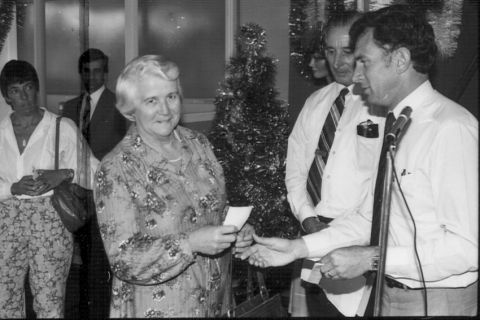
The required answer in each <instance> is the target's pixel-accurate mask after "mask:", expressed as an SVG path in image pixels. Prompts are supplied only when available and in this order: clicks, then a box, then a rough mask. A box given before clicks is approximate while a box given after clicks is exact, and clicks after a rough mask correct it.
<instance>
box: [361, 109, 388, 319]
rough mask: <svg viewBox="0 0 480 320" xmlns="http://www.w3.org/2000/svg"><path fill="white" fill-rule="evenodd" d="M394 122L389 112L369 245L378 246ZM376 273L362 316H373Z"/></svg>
mask: <svg viewBox="0 0 480 320" xmlns="http://www.w3.org/2000/svg"><path fill="white" fill-rule="evenodd" d="M394 122H395V115H394V114H393V112H389V113H388V115H387V120H386V121H385V130H384V133H383V137H384V140H383V145H382V151H381V152H380V160H379V162H378V171H377V180H376V181H375V191H374V195H373V213H372V229H371V232H370V245H371V246H378V244H379V236H380V215H381V213H382V212H381V211H382V203H383V185H384V180H385V168H386V164H387V159H386V155H387V151H388V145H389V144H388V143H387V142H386V141H385V135H386V134H387V133H388V132H389V131H390V129H391V128H392V126H393V123H394ZM375 274H376V272H375V271H373V274H371V275H370V277H371V281H372V291H371V293H370V298H369V300H368V304H367V308H366V310H365V315H364V316H373V308H374V304H375V290H376V286H375V284H376V281H375Z"/></svg>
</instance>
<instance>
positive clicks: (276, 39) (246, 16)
mask: <svg viewBox="0 0 480 320" xmlns="http://www.w3.org/2000/svg"><path fill="white" fill-rule="evenodd" d="M289 12H290V0H239V24H240V25H243V24H245V23H248V22H254V23H257V24H259V25H260V26H261V27H262V28H264V29H265V32H266V35H267V53H268V54H269V55H271V56H273V57H275V58H277V59H279V62H278V64H277V82H276V88H277V90H278V91H279V94H280V97H279V98H281V99H283V100H285V101H288V74H289V54H290V52H289V51H290V45H289V39H288V15H289Z"/></svg>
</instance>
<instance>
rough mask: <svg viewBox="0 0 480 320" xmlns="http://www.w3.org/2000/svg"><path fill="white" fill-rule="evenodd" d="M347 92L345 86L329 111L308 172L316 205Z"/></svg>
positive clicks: (308, 181) (309, 188)
mask: <svg viewBox="0 0 480 320" xmlns="http://www.w3.org/2000/svg"><path fill="white" fill-rule="evenodd" d="M347 93H348V89H347V88H343V89H342V91H340V94H339V95H338V97H337V98H336V99H335V101H334V103H333V105H332V107H331V108H330V112H329V113H328V115H327V118H326V119H325V123H324V124H323V128H322V132H321V134H320V139H318V148H317V150H316V151H315V157H314V158H313V162H312V165H311V166H310V171H309V172H308V179H307V191H308V194H309V195H310V197H311V199H312V201H313V205H315V206H316V205H317V204H318V203H319V202H320V199H321V189H322V177H323V170H324V168H325V165H326V163H327V160H328V155H329V153H330V148H331V147H332V144H333V139H334V138H335V131H336V130H337V125H338V121H339V120H340V117H341V116H342V113H343V109H344V108H345V96H346V95H347Z"/></svg>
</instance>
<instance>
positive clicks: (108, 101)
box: [62, 88, 128, 160]
mask: <svg viewBox="0 0 480 320" xmlns="http://www.w3.org/2000/svg"><path fill="white" fill-rule="evenodd" d="M82 98H83V94H82V95H80V96H78V97H76V98H74V99H71V100H68V101H67V102H65V104H64V106H63V111H62V116H64V117H67V118H70V119H72V120H73V121H74V122H75V123H76V124H77V126H79V123H80V111H81V108H82ZM127 129H128V120H127V119H125V118H124V117H123V116H122V114H121V113H120V112H119V111H118V110H117V108H115V94H114V93H113V92H112V91H110V90H108V89H107V88H105V90H103V92H102V95H101V96H100V99H99V100H98V103H97V106H96V107H95V110H94V111H93V116H92V118H91V120H90V127H89V137H88V139H87V140H88V141H89V145H90V148H91V149H92V152H93V154H94V155H95V157H96V158H97V159H99V160H102V158H103V157H104V156H105V155H106V154H107V153H109V152H110V151H111V150H112V149H113V148H114V147H115V146H116V145H117V143H118V142H120V140H122V138H123V136H124V135H125V133H126V132H127Z"/></svg>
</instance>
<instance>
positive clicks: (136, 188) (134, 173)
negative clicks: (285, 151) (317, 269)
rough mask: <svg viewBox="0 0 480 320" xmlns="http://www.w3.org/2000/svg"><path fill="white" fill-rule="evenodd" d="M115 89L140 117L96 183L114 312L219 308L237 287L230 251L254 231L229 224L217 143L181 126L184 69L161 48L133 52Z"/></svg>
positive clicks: (199, 313)
mask: <svg viewBox="0 0 480 320" xmlns="http://www.w3.org/2000/svg"><path fill="white" fill-rule="evenodd" d="M116 95H117V109H118V110H119V111H120V112H121V113H122V114H123V115H124V116H125V117H126V118H127V119H129V120H130V121H132V122H133V124H132V125H131V127H130V129H129V131H128V133H127V134H126V136H125V137H124V138H123V140H122V141H121V142H120V143H119V144H118V145H117V146H116V147H115V148H114V149H113V150H112V151H111V152H110V153H109V154H108V155H107V156H106V157H105V158H104V159H103V161H102V162H101V165H100V167H99V169H98V170H97V173H96V182H95V183H96V185H95V201H96V206H97V215H98V221H99V225H100V231H101V235H102V239H103V242H104V245H105V249H106V252H107V255H108V258H109V261H110V266H111V268H112V271H113V274H114V279H113V287H112V303H111V306H110V317H113V318H122V317H138V318H141V317H156V318H157V317H179V316H181V317H212V316H218V315H221V314H223V313H224V312H225V311H226V308H227V307H228V306H227V303H226V301H227V299H228V296H229V295H230V292H228V290H229V284H230V273H229V264H230V250H227V249H229V248H230V247H231V245H232V243H234V242H235V241H236V240H237V238H238V239H239V238H241V239H240V240H242V241H243V242H245V241H247V240H246V238H247V236H246V235H245V232H244V231H243V230H242V231H241V232H240V233H238V231H239V230H237V228H236V227H234V226H222V221H223V219H224V215H225V213H224V212H225V210H224V209H225V202H226V193H225V182H224V177H223V171H222V168H221V166H220V164H219V163H218V162H217V160H216V158H215V156H214V154H213V152H212V149H211V147H210V143H209V142H208V140H207V139H206V137H205V136H204V135H202V134H200V133H197V132H194V131H192V130H189V129H187V128H184V127H182V126H179V125H178V122H179V120H180V113H181V107H182V90H181V86H180V80H179V69H178V67H177V65H176V64H175V63H173V62H171V61H168V60H166V59H165V58H163V57H162V56H157V55H147V56H142V57H139V58H136V59H134V60H133V61H131V62H130V63H129V64H128V65H127V66H126V67H125V69H124V70H123V72H122V74H121V75H120V76H119V78H118V80H117V86H116ZM250 238H251V237H250ZM247 242H248V241H247ZM250 242H251V241H250ZM250 242H249V244H250Z"/></svg>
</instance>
